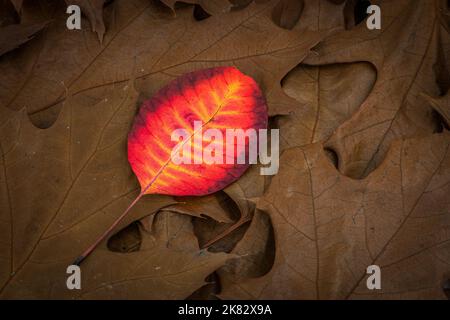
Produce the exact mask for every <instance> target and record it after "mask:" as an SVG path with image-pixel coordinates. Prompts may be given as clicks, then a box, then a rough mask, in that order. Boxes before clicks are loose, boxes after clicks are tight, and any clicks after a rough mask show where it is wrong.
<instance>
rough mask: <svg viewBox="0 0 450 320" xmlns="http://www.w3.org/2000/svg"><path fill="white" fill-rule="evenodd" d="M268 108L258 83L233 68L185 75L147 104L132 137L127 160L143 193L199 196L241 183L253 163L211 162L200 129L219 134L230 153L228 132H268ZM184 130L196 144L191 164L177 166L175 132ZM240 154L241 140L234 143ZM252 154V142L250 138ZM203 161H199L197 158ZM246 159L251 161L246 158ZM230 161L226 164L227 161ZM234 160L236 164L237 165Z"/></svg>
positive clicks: (130, 135) (131, 133)
mask: <svg viewBox="0 0 450 320" xmlns="http://www.w3.org/2000/svg"><path fill="white" fill-rule="evenodd" d="M267 119H268V116H267V106H266V103H265V100H264V98H263V95H262V93H261V90H260V89H259V87H258V85H257V83H256V82H255V81H254V80H253V79H252V78H251V77H249V76H246V75H244V74H243V73H241V72H240V71H239V70H238V69H236V68H234V67H218V68H212V69H204V70H199V71H195V72H192V73H188V74H185V75H183V76H181V77H179V78H177V79H175V80H174V81H172V82H171V83H169V84H168V85H167V86H166V87H164V88H162V89H161V90H160V91H159V92H158V93H157V94H156V95H155V96H154V97H153V98H152V99H150V100H148V101H146V102H144V104H143V105H142V107H141V109H140V111H139V114H138V115H137V116H136V119H135V121H134V125H133V128H132V129H131V132H130V133H129V135H128V160H129V162H130V164H131V167H132V169H133V171H134V173H135V174H136V176H137V178H138V180H139V182H140V185H141V189H142V193H144V194H151V193H157V194H168V195H173V196H187V195H189V196H200V195H206V194H210V193H213V192H216V191H218V190H221V189H223V188H224V187H226V186H227V185H229V184H230V183H232V182H233V181H235V180H237V179H238V178H239V177H240V176H241V175H242V174H243V173H244V171H245V170H246V169H247V168H248V166H249V164H248V162H246V164H237V159H236V158H237V154H236V152H235V153H234V159H233V161H225V160H226V159H224V161H223V162H224V163H223V164H217V163H212V164H207V163H205V162H204V161H201V156H202V150H204V148H206V147H207V145H209V144H210V143H211V141H209V140H208V139H206V138H204V137H200V138H201V140H200V139H197V140H196V139H195V138H194V136H196V135H197V137H198V136H199V135H200V132H198V131H199V130H198V129H195V128H194V122H195V121H199V122H201V125H202V127H201V131H202V132H205V130H208V129H217V130H220V132H221V133H222V136H223V137H224V140H223V147H224V148H223V150H224V151H223V152H224V154H225V143H226V141H225V137H226V133H225V130H226V129H243V130H247V129H255V130H258V129H265V128H267ZM177 129H185V130H186V132H188V133H189V140H190V141H189V140H188V139H186V140H184V141H183V143H189V144H191V145H192V154H193V157H192V162H194V160H195V159H194V157H197V161H198V162H200V161H201V163H198V164H194V163H191V164H186V163H182V164H176V163H175V162H174V161H173V160H172V159H171V152H172V150H174V148H176V147H177V145H178V142H177V141H172V140H171V134H172V132H174V130H177ZM233 142H234V150H237V143H238V141H237V139H234V141H233ZM245 144H246V147H245V150H246V153H247V154H248V147H247V146H248V139H246V140H245ZM198 157H200V160H198ZM246 159H247V157H246ZM225 162H226V163H225ZM229 162H233V163H232V164H231V163H229Z"/></svg>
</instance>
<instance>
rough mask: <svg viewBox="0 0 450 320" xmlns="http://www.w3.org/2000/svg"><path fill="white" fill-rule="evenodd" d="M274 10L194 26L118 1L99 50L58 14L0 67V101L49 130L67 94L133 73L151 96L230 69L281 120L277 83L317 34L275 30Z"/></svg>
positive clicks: (247, 11) (188, 11)
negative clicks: (184, 78)
mask: <svg viewBox="0 0 450 320" xmlns="http://www.w3.org/2000/svg"><path fill="white" fill-rule="evenodd" d="M275 4H276V1H269V2H265V3H263V4H250V5H249V6H247V7H246V8H244V9H241V10H236V11H232V12H230V13H229V14H224V15H220V16H212V17H210V18H208V19H206V20H203V21H199V22H197V21H195V20H194V19H192V7H185V8H180V9H178V10H177V17H176V18H173V17H171V16H170V15H168V13H167V12H166V11H164V10H162V9H161V8H160V6H156V5H155V4H154V3H152V2H150V1H148V0H127V1H121V0H117V1H114V2H113V3H112V5H110V6H108V7H107V8H105V14H104V16H105V24H106V26H107V29H108V32H107V33H106V34H105V37H104V41H103V45H100V44H99V43H98V41H97V40H96V39H95V37H93V36H92V35H90V34H89V33H87V32H85V31H84V30H82V31H78V32H72V31H69V30H67V29H66V28H65V19H66V16H67V15H66V14H65V13H64V14H62V13H59V12H60V11H58V10H62V9H58V10H56V12H57V13H58V14H56V15H55V16H54V17H53V19H54V22H53V23H52V24H51V25H50V26H49V28H48V30H46V37H45V38H44V39H42V42H41V43H39V46H38V49H36V48H33V52H28V53H27V54H25V53H24V54H23V56H21V57H17V59H18V60H17V61H15V62H14V63H11V62H6V63H3V64H0V70H1V73H0V79H1V80H0V81H1V82H2V84H4V85H3V86H2V87H1V88H0V97H1V100H0V103H1V104H3V105H5V106H7V107H9V108H12V109H20V108H22V107H23V106H27V110H28V113H29V114H30V116H31V118H32V119H33V122H34V123H36V124H37V125H38V126H39V127H48V126H50V125H51V123H52V122H53V121H54V119H55V118H56V117H57V115H58V112H59V109H60V108H61V106H62V102H64V101H65V99H66V97H67V96H68V95H74V96H76V95H80V94H82V93H83V92H86V91H87V90H90V89H92V88H101V87H104V86H108V85H111V84H124V83H127V82H128V81H129V80H130V79H131V78H132V75H133V74H135V73H136V77H135V78H136V87H137V88H138V90H139V91H140V92H142V93H143V94H145V95H146V97H151V96H153V95H154V94H155V93H156V92H157V91H158V90H159V89H160V88H161V87H162V86H163V85H164V84H166V83H168V82H169V81H170V80H173V79H174V78H176V77H178V76H180V75H182V74H184V73H187V72H190V71H193V70H196V69H201V68H209V67H215V66H222V65H234V66H236V67H238V68H239V69H240V70H241V71H242V72H244V73H245V74H247V75H249V76H251V77H252V78H254V79H255V80H256V81H257V82H258V84H259V85H260V86H261V88H262V89H263V90H264V92H265V95H266V99H267V101H268V104H269V105H270V106H271V107H270V108H269V115H275V114H287V113H288V112H289V111H290V110H292V108H293V104H294V106H295V103H296V101H295V100H294V99H292V98H289V97H288V96H287V95H286V94H285V93H284V92H283V90H282V89H281V85H280V82H281V79H282V78H283V77H284V76H285V75H286V73H287V72H288V71H289V70H291V69H292V68H293V67H294V66H296V65H297V64H298V63H300V62H301V61H302V60H303V59H304V57H305V56H306V55H307V54H308V53H309V50H310V49H311V48H312V47H313V46H314V45H316V44H317V43H318V42H319V40H320V38H321V36H320V35H319V34H317V33H314V32H292V31H289V30H282V29H281V30H280V28H279V27H278V26H276V25H275V24H273V23H272V22H271V12H272V8H273V6H274V5H275ZM25 9H26V8H25V7H24V13H25V16H26V17H27V16H29V15H28V14H26V10H25ZM113 17H114V19H115V20H114V24H111V23H112V22H111V21H112V20H111V19H113ZM162 21H164V23H162ZM148 30H151V32H147V31H148ZM192 39H195V41H192ZM22 59H24V60H22ZM24 74H25V75H26V77H23V76H22V75H24ZM19 75H20V76H19ZM30 96H33V97H34V101H33V103H32V104H31V103H29V100H28V97H30Z"/></svg>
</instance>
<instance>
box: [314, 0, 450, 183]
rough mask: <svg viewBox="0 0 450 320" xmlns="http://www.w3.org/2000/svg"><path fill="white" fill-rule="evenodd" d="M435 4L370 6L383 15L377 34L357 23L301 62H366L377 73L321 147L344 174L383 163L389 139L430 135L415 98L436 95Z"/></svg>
mask: <svg viewBox="0 0 450 320" xmlns="http://www.w3.org/2000/svg"><path fill="white" fill-rule="evenodd" d="M439 3H440V1H432V3H431V4H430V3H428V2H426V1H419V2H417V1H410V0H405V1H394V2H389V1H373V4H377V5H380V8H381V11H382V12H385V13H389V14H386V15H385V16H384V17H383V21H382V29H381V30H368V29H367V27H366V25H365V23H361V24H359V25H357V26H356V27H355V28H353V29H351V30H348V31H343V32H340V33H339V34H336V35H334V36H332V37H329V38H328V39H327V40H325V41H324V42H323V43H322V44H321V45H320V46H319V47H318V48H317V50H316V51H317V55H311V56H310V58H309V59H307V60H306V62H307V63H310V62H314V64H322V65H323V64H330V63H351V62H353V63H354V62H358V61H367V62H370V63H371V64H373V66H374V67H375V68H376V70H377V81H376V83H375V85H374V87H373V90H372V92H371V93H370V95H369V96H368V97H367V99H366V100H365V101H364V103H363V104H362V105H361V107H360V109H359V110H358V112H356V113H355V114H354V115H353V116H352V118H351V119H349V120H348V121H346V123H344V124H343V125H342V126H340V127H339V128H338V129H337V130H336V132H335V133H334V134H333V136H332V137H331V138H330V140H329V141H328V142H327V144H326V146H327V147H328V148H331V149H333V150H334V151H336V153H337V154H338V156H339V159H340V167H339V169H340V171H341V172H342V173H344V174H345V175H348V176H351V177H354V178H361V177H365V176H367V175H368V174H369V173H370V172H371V171H372V170H374V168H376V166H377V165H378V164H379V163H380V162H381V161H382V160H383V158H384V156H385V153H386V150H387V149H388V148H389V145H390V143H391V142H392V141H393V140H395V139H398V138H403V137H412V136H416V135H426V134H429V133H432V132H434V131H435V130H436V122H435V121H434V117H433V115H432V113H431V112H430V109H429V108H426V107H424V105H425V104H424V101H423V99H421V98H420V97H419V98H418V97H417V96H418V95H419V93H421V92H426V93H427V94H429V95H439V94H440V92H439V86H438V85H437V82H436V77H435V72H434V66H435V64H436V62H437V61H438V56H439V54H440V53H439V50H440V49H439V48H440V43H441V41H442V40H441V38H440V36H439V35H440V34H441V32H445V30H444V29H443V26H442V24H441V18H440V16H441V13H442V11H441V9H440V6H439ZM446 38H447V39H448V36H447V37H446ZM447 41H448V40H447Z"/></svg>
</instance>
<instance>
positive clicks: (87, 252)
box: [73, 190, 145, 266]
mask: <svg viewBox="0 0 450 320" xmlns="http://www.w3.org/2000/svg"><path fill="white" fill-rule="evenodd" d="M144 191H145V190H144ZM143 195H144V192H141V193H139V195H138V196H137V197H136V199H134V200H133V202H132V203H130V205H129V206H128V207H127V208H126V209H125V211H124V212H123V213H122V214H121V215H120V216H119V217H118V218H117V219H116V220H115V221H114V223H113V224H112V225H111V226H110V227H109V228H108V229H107V230H106V231H105V232H104V233H103V234H102V235H101V236H100V237H99V238H97V240H95V242H94V243H93V244H92V245H90V246H89V247H88V248H87V249H86V250H85V251H84V252H83V253H82V254H81V255H79V256H78V258H76V259H75V261H74V262H73V265H77V266H79V265H80V264H81V263H82V262H83V261H84V260H85V259H86V258H87V257H88V256H89V255H90V254H91V253H92V251H94V249H95V248H97V246H98V245H99V244H100V242H102V241H103V240H104V239H105V238H106V237H107V236H109V234H110V233H111V232H112V231H113V230H114V228H115V227H117V225H118V224H119V223H120V222H121V221H122V220H123V218H125V216H126V215H127V214H128V212H129V211H130V210H131V208H133V207H134V205H135V204H136V203H137V202H138V201H139V199H141V198H142V196H143Z"/></svg>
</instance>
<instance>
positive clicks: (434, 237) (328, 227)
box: [221, 133, 450, 299]
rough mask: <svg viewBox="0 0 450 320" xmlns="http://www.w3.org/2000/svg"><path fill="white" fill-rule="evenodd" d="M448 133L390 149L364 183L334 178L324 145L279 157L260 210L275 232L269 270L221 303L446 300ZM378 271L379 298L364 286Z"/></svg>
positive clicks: (239, 281)
mask: <svg viewBox="0 0 450 320" xmlns="http://www.w3.org/2000/svg"><path fill="white" fill-rule="evenodd" d="M449 146H450V135H449V134H448V133H444V134H436V135H433V136H430V137H427V138H418V139H411V140H406V141H403V142H402V141H397V142H395V143H394V144H393V146H392V148H391V150H390V152H389V153H388V156H387V158H386V159H385V160H384V161H383V163H382V164H381V165H380V166H379V167H378V168H377V169H376V170H375V171H373V172H372V173H371V174H370V175H369V176H368V177H367V178H365V179H363V180H353V179H350V178H348V177H345V176H342V175H341V174H340V173H339V172H338V171H337V170H336V169H335V167H334V166H333V165H332V164H331V163H330V162H329V160H328V158H327V156H326V155H325V153H324V152H323V147H322V145H321V144H320V143H319V144H312V145H309V146H307V147H305V148H293V149H289V150H287V151H285V152H284V153H283V156H282V158H281V164H282V166H281V169H280V172H279V174H278V175H277V176H276V177H274V178H273V180H272V183H271V185H270V187H269V189H268V191H267V192H266V193H265V194H264V196H263V197H262V198H261V200H260V202H259V203H258V208H259V209H260V210H263V211H265V212H267V213H268V214H269V215H270V218H271V220H272V223H273V226H274V233H275V244H276V255H275V262H274V265H273V267H272V269H271V270H270V272H269V273H267V274H266V275H265V276H263V277H260V278H247V279H245V278H242V277H239V276H238V277H237V278H236V275H235V276H234V277H235V281H234V282H232V283H231V284H230V285H229V286H228V287H226V288H224V289H223V292H222V293H221V297H222V298H225V299H229V298H233V299H236V298H244V299H315V298H319V299H336V298H337V299H342V298H391V299H400V298H413V299H420V298H427V299H430V298H440V299H442V298H444V297H445V296H444V293H443V291H442V281H443V280H444V278H445V277H448V273H449V269H448V261H449V259H450V256H449V253H450V238H449V234H448V228H449V226H450V215H449V211H448V208H449V205H450V203H449V200H448V196H447V195H448V193H449V191H450V189H449V188H450V147H449ZM373 264H376V265H379V266H380V268H381V270H382V287H381V290H372V291H371V290H369V289H367V287H366V277H367V274H366V268H367V266H369V265H373Z"/></svg>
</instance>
